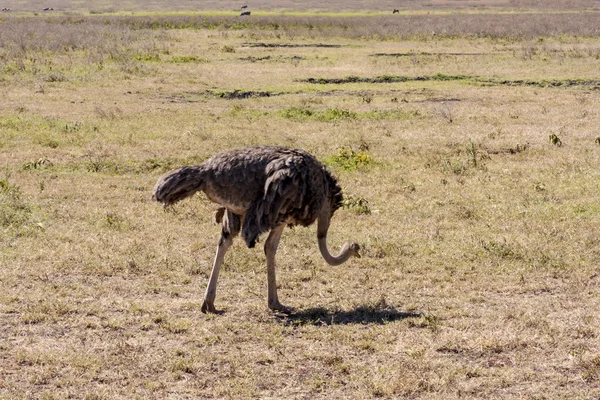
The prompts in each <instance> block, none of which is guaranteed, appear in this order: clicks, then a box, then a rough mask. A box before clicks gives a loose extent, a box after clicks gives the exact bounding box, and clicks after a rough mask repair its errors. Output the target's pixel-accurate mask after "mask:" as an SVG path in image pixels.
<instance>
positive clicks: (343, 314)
mask: <svg viewBox="0 0 600 400" xmlns="http://www.w3.org/2000/svg"><path fill="white" fill-rule="evenodd" d="M422 315H423V314H422V313H419V312H410V311H400V310H398V309H396V308H395V307H393V306H389V305H386V306H385V307H381V306H377V305H375V306H372V305H363V306H357V307H355V308H354V309H352V310H349V311H343V310H339V309H328V308H325V307H314V308H307V309H305V310H292V311H291V312H290V313H287V314H284V313H279V314H275V318H276V319H278V320H279V321H280V322H282V323H283V324H285V325H317V326H319V325H349V324H365V325H367V324H378V325H382V324H385V323H388V322H393V321H400V320H403V319H406V318H420V317H421V316H422Z"/></svg>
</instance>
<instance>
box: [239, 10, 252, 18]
mask: <svg viewBox="0 0 600 400" xmlns="http://www.w3.org/2000/svg"><path fill="white" fill-rule="evenodd" d="M244 15H250V11H242V12H241V13H240V17H242V16H244Z"/></svg>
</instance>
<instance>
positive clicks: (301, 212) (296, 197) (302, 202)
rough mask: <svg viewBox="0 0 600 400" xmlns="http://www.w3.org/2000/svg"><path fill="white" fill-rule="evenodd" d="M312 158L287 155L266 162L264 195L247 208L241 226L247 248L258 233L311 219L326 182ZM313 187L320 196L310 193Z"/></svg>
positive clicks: (315, 212)
mask: <svg viewBox="0 0 600 400" xmlns="http://www.w3.org/2000/svg"><path fill="white" fill-rule="evenodd" d="M311 161H312V160H311V159H307V158H306V157H304V156H303V155H302V154H286V156H285V157H281V158H277V159H274V160H272V161H271V162H269V163H268V164H267V166H266V168H265V174H266V177H267V179H266V181H265V185H264V192H263V195H262V197H261V198H260V199H258V201H256V202H254V203H253V204H252V206H251V207H250V208H249V209H248V212H247V214H246V216H245V217H244V222H243V225H242V237H243V238H244V239H245V240H246V244H247V245H248V246H249V247H252V246H254V243H255V241H256V238H257V237H258V235H260V234H261V233H263V232H266V231H268V230H270V229H273V228H274V227H276V226H278V225H280V224H283V223H285V224H292V225H294V224H301V225H305V226H306V225H309V224H311V223H312V222H314V220H315V219H316V217H317V215H318V210H319V209H320V207H321V205H322V203H323V195H325V193H324V191H323V189H324V187H325V185H324V181H323V179H322V177H321V173H320V171H321V168H319V167H318V166H317V165H316V164H315V165H312V164H314V163H315V162H314V161H313V162H312V163H311ZM315 167H317V168H316V171H315ZM315 189H316V191H317V192H320V193H319V194H320V196H315V195H313V194H314V192H315Z"/></svg>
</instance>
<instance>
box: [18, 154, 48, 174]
mask: <svg viewBox="0 0 600 400" xmlns="http://www.w3.org/2000/svg"><path fill="white" fill-rule="evenodd" d="M53 165H54V164H52V161H50V160H49V159H47V158H46V157H42V158H38V159H37V160H35V161H29V162H26V163H25V164H23V169H24V170H26V171H27V170H32V169H44V168H49V167H52V166H53Z"/></svg>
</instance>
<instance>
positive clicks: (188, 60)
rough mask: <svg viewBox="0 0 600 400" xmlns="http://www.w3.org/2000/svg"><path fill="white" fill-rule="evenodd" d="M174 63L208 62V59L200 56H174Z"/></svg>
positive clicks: (171, 61)
mask: <svg viewBox="0 0 600 400" xmlns="http://www.w3.org/2000/svg"><path fill="white" fill-rule="evenodd" d="M169 62H170V63H173V64H187V63H207V62H209V61H208V59H206V58H202V57H198V56H173V57H172V58H171V59H170V60H169Z"/></svg>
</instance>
